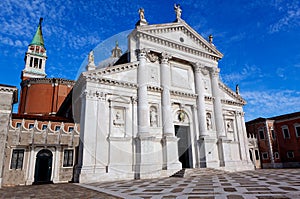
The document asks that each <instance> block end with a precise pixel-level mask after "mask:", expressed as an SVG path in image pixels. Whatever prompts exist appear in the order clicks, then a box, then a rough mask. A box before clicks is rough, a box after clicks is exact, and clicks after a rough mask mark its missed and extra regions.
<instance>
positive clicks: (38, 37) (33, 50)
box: [21, 18, 47, 80]
mask: <svg viewBox="0 0 300 199" xmlns="http://www.w3.org/2000/svg"><path fill="white" fill-rule="evenodd" d="M42 21H43V18H40V22H39V25H38V28H37V30H36V33H35V35H34V37H33V39H32V41H31V43H30V44H29V45H28V49H27V52H26V53H25V58H24V61H25V68H24V70H23V71H22V74H21V79H22V80H26V79H28V78H45V77H46V73H45V65H46V60H47V55H46V48H45V46H44V38H43V33H42Z"/></svg>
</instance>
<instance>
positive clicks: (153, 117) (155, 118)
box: [150, 106, 158, 127]
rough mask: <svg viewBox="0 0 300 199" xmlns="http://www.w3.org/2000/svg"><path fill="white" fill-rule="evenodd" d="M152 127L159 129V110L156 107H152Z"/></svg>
mask: <svg viewBox="0 0 300 199" xmlns="http://www.w3.org/2000/svg"><path fill="white" fill-rule="evenodd" d="M150 126H151V127H157V126H158V124H157V109H156V107H154V106H152V107H150Z"/></svg>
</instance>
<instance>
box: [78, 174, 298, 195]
mask: <svg viewBox="0 0 300 199" xmlns="http://www.w3.org/2000/svg"><path fill="white" fill-rule="evenodd" d="M79 185H80V186H82V187H86V188H90V189H93V190H97V191H100V192H104V193H107V194H111V195H114V196H117V197H121V198H168V199H169V198H188V199H192V198H204V199H224V198H228V199H243V198H244V199H254V198H256V199H271V198H276V199H279V198H281V199H287V198H290V199H297V198H299V199H300V169H261V170H256V171H244V172H232V173H229V172H225V171H219V170H213V169H191V170H187V173H186V175H185V177H184V178H177V177H170V178H160V179H150V180H130V181H118V182H106V183H104V182H98V183H91V184H79Z"/></svg>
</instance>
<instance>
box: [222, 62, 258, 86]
mask: <svg viewBox="0 0 300 199" xmlns="http://www.w3.org/2000/svg"><path fill="white" fill-rule="evenodd" d="M252 77H256V78H259V77H264V74H263V73H262V70H261V68H260V67H258V66H255V65H247V64H246V65H245V66H244V67H243V68H242V69H241V70H240V72H230V73H228V74H223V75H222V80H223V81H224V83H225V84H230V83H239V82H241V81H243V80H246V79H248V78H252Z"/></svg>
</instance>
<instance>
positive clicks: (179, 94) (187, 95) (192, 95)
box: [170, 90, 198, 98]
mask: <svg viewBox="0 0 300 199" xmlns="http://www.w3.org/2000/svg"><path fill="white" fill-rule="evenodd" d="M170 93H171V94H172V95H175V96H182V97H189V98H197V96H198V95H197V94H194V93H186V92H182V91H174V90H171V91H170Z"/></svg>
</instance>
